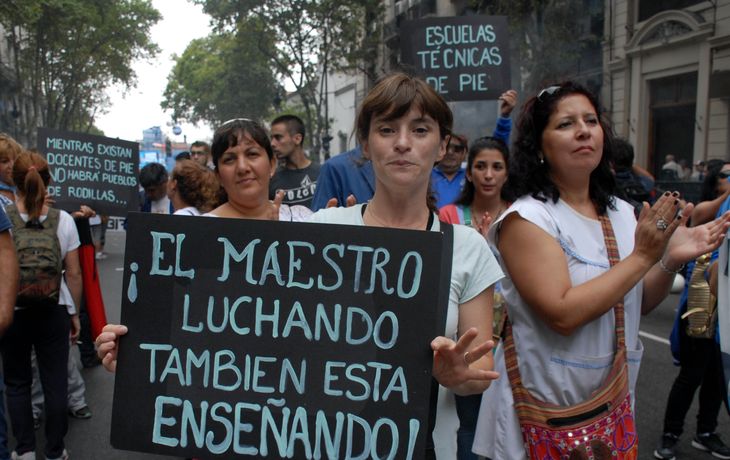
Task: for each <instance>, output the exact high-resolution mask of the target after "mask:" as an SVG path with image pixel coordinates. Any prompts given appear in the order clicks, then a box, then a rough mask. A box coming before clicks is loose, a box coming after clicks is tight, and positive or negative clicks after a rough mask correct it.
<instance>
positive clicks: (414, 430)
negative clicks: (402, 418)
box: [406, 418, 421, 460]
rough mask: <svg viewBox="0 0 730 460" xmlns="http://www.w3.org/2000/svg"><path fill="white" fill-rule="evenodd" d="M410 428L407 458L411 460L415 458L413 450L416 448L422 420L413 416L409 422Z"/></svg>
mask: <svg viewBox="0 0 730 460" xmlns="http://www.w3.org/2000/svg"><path fill="white" fill-rule="evenodd" d="M408 428H409V430H408V452H407V453H406V459H408V460H410V459H411V458H413V451H414V450H415V449H416V441H417V440H418V430H420V429H421V422H419V421H418V419H415V418H412V419H411V420H410V421H409V422H408Z"/></svg>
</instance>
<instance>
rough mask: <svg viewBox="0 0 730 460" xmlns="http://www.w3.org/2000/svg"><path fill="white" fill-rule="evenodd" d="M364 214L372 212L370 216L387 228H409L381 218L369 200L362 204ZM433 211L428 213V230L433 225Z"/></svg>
mask: <svg viewBox="0 0 730 460" xmlns="http://www.w3.org/2000/svg"><path fill="white" fill-rule="evenodd" d="M361 212H362V216H363V217H365V213H366V212H368V214H370V217H372V218H373V220H375V221H376V222H377V223H378V224H380V226H381V227H386V228H407V227H396V226H393V225H388V224H387V223H386V222H385V221H383V220H382V219H380V218H379V217H378V216H376V215H375V212H373V206H372V203H371V202H367V203H365V204H363V205H362V211H361ZM433 220H434V219H433V213H432V212H430V211H429V213H428V222H427V223H426V230H430V229H431V226H433Z"/></svg>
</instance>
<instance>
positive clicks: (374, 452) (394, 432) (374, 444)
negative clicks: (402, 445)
mask: <svg viewBox="0 0 730 460" xmlns="http://www.w3.org/2000/svg"><path fill="white" fill-rule="evenodd" d="M384 425H387V426H388V428H390V438H391V440H392V441H391V443H390V451H389V452H388V455H387V456H385V457H381V456H380V454H379V453H378V434H379V431H380V428H381V427H383V426H384ZM398 442H399V441H398V426H397V425H396V424H395V422H394V421H393V420H391V419H389V418H385V417H383V418H380V419H378V421H376V422H375V425H373V437H372V440H371V444H370V445H371V450H370V456H371V457H372V458H377V459H381V458H386V459H388V460H392V459H394V458H395V454H396V452H398Z"/></svg>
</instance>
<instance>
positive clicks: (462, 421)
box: [454, 393, 482, 460]
mask: <svg viewBox="0 0 730 460" xmlns="http://www.w3.org/2000/svg"><path fill="white" fill-rule="evenodd" d="M454 398H455V399H456V413H457V415H458V416H459V430H458V431H457V432H456V449H457V450H456V458H457V459H458V460H477V458H479V457H478V456H477V455H476V454H475V453H473V452H472V451H471V446H472V444H474V435H475V433H476V429H477V418H478V417H479V408H480V407H481V405H482V395H481V393H480V394H478V395H469V396H459V395H454Z"/></svg>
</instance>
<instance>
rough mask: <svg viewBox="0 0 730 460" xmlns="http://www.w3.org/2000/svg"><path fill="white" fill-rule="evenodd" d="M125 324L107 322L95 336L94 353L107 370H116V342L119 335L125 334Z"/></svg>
mask: <svg viewBox="0 0 730 460" xmlns="http://www.w3.org/2000/svg"><path fill="white" fill-rule="evenodd" d="M127 331H128V329H127V326H124V325H121V324H107V325H106V326H104V329H102V330H101V334H99V337H97V338H96V354H97V355H98V356H99V359H101V363H102V364H103V365H104V367H105V368H106V370H108V371H109V372H116V370H117V342H118V340H117V339H119V337H120V336H122V335H124V334H126V333H127Z"/></svg>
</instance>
